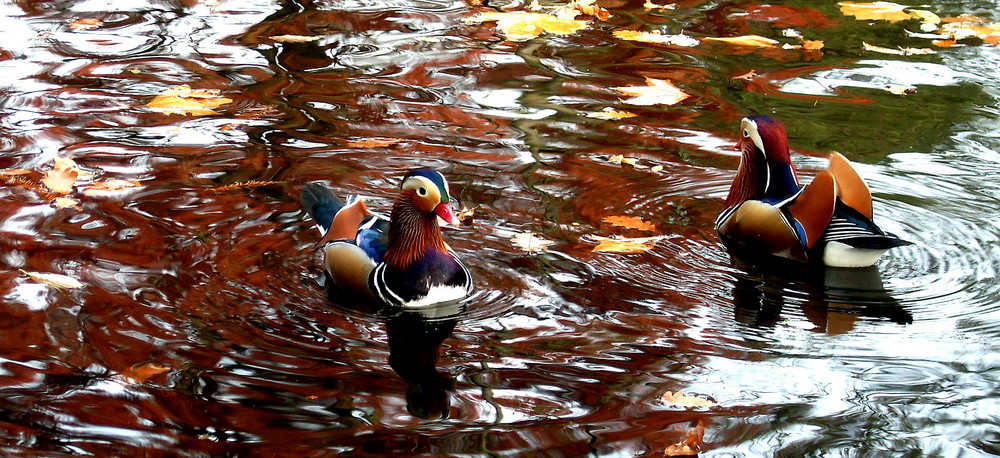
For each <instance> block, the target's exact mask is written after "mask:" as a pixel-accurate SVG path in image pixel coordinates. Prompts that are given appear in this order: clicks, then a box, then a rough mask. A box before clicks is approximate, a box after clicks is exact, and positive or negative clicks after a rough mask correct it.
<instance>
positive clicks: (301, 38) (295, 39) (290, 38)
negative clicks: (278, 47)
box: [270, 35, 323, 43]
mask: <svg viewBox="0 0 1000 458" xmlns="http://www.w3.org/2000/svg"><path fill="white" fill-rule="evenodd" d="M270 38H271V39H272V40H274V41H277V42H279V43H309V42H313V41H319V40H322V39H323V37H322V36H317V35H312V36H310V35H273V36H271V37H270Z"/></svg>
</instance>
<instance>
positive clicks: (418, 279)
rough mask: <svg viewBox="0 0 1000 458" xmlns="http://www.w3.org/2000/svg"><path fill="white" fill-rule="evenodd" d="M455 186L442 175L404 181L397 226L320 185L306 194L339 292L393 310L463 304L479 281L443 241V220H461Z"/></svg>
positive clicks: (415, 175) (420, 173)
mask: <svg viewBox="0 0 1000 458" xmlns="http://www.w3.org/2000/svg"><path fill="white" fill-rule="evenodd" d="M449 200H450V198H449V194H448V181H447V180H445V178H444V176H443V175H441V174H440V173H439V172H437V171H434V170H428V169H420V170H414V171H412V172H410V173H408V174H407V175H406V177H404V178H403V184H402V186H401V187H400V190H399V194H398V195H397V196H396V199H395V201H394V203H393V205H392V212H391V213H390V215H389V218H386V217H384V216H381V215H376V214H372V213H371V212H369V211H368V209H367V207H366V206H365V203H364V201H363V200H361V199H360V198H358V197H351V198H349V199H348V201H347V202H346V203H345V202H343V201H341V200H340V199H338V198H337V197H336V196H335V195H334V194H333V192H332V191H331V190H330V188H328V187H326V186H325V185H322V184H319V183H310V184H307V185H306V186H305V187H304V188H303V189H302V197H301V201H302V206H303V207H304V208H305V209H306V211H307V212H308V213H309V215H310V216H311V217H312V219H313V221H314V222H315V223H316V224H317V226H318V227H319V229H320V231H321V232H322V233H323V237H322V239H321V240H320V241H319V244H318V245H317V246H319V247H322V249H323V254H324V268H325V271H326V273H327V274H328V275H329V277H330V279H331V280H332V282H333V285H334V286H335V287H336V288H338V289H342V290H345V291H346V292H348V293H350V294H354V295H356V296H358V297H361V298H364V299H368V300H376V301H379V302H381V303H382V304H385V305H391V306H401V307H422V306H428V305H432V304H437V303H440V302H448V301H454V300H458V299H461V298H463V297H465V296H467V295H468V294H469V292H470V291H471V289H472V281H471V276H470V275H469V270H468V269H466V267H465V265H463V264H462V261H460V260H459V259H458V257H456V256H455V253H453V252H452V251H451V248H450V247H449V246H448V245H447V244H446V243H445V242H444V239H443V238H442V237H441V228H440V226H439V225H438V217H441V219H444V220H445V221H446V222H448V223H451V224H455V225H457V224H458V219H457V218H456V217H455V213H454V211H453V210H452V207H451V204H450V203H449Z"/></svg>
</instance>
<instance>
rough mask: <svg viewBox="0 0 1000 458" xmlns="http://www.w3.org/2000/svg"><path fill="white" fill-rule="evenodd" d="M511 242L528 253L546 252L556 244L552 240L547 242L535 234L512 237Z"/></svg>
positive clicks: (526, 233)
mask: <svg viewBox="0 0 1000 458" xmlns="http://www.w3.org/2000/svg"><path fill="white" fill-rule="evenodd" d="M510 241H511V242H513V243H514V246H516V247H518V248H520V249H522V250H524V251H527V252H528V253H538V252H540V251H545V250H546V249H548V247H549V246H551V245H552V244H554V243H556V242H553V241H551V240H547V239H545V238H543V237H542V236H540V235H538V234H535V233H534V232H522V233H520V234H517V235H515V236H514V237H511V239H510Z"/></svg>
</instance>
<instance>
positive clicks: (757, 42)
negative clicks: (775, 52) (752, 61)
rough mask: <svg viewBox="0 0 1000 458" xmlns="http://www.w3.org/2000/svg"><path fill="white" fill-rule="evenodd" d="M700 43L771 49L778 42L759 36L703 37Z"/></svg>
mask: <svg viewBox="0 0 1000 458" xmlns="http://www.w3.org/2000/svg"><path fill="white" fill-rule="evenodd" d="M701 40H702V41H720V42H723V43H729V44H732V45H739V46H749V47H752V48H773V47H776V46H778V44H779V42H778V40H773V39H770V38H767V37H762V36H760V35H743V36H739V37H704V38H702V39H701Z"/></svg>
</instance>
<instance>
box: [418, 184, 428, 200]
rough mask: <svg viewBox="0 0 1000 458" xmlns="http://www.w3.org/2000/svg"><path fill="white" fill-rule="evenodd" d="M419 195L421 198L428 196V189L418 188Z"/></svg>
mask: <svg viewBox="0 0 1000 458" xmlns="http://www.w3.org/2000/svg"><path fill="white" fill-rule="evenodd" d="M417 194H419V195H420V197H423V196H426V195H427V188H425V187H423V186H421V187H419V188H417Z"/></svg>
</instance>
